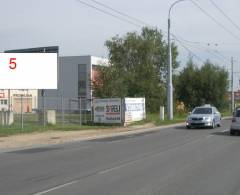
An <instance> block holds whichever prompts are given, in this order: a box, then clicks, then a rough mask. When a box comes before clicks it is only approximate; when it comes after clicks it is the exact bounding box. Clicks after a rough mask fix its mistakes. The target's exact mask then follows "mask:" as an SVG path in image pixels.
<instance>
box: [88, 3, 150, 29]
mask: <svg viewBox="0 0 240 195" xmlns="http://www.w3.org/2000/svg"><path fill="white" fill-rule="evenodd" d="M90 1H92V2H94V3H96V4H98V5H100V6H102V7H105V8H107V9H109V10H111V11H114V12H116V13H118V14H119V15H121V16H123V17H126V18H129V19H131V20H134V21H136V22H138V23H141V24H143V25H146V26H151V25H149V24H148V23H146V22H144V21H142V20H139V19H138V18H135V17H133V16H130V15H128V14H125V13H123V12H120V11H118V10H116V9H114V8H112V7H110V6H108V5H106V4H104V3H101V2H99V1H96V0H90Z"/></svg>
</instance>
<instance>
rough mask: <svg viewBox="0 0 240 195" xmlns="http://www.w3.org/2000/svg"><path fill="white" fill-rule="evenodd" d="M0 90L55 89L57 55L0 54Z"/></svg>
mask: <svg viewBox="0 0 240 195" xmlns="http://www.w3.org/2000/svg"><path fill="white" fill-rule="evenodd" d="M0 89H57V53H0Z"/></svg>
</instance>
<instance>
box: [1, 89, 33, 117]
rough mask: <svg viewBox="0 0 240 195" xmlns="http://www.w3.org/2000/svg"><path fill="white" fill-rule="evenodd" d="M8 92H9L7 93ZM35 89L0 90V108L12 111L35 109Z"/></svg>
mask: <svg viewBox="0 0 240 195" xmlns="http://www.w3.org/2000/svg"><path fill="white" fill-rule="evenodd" d="M9 92H10V94H9ZM37 93H38V91H37V90H30V89H29V90H27V89H25V90H20V89H19V90H10V91H9V90H6V89H5V90H3V89H2V90H0V110H2V109H3V110H8V109H10V110H12V111H13V112H14V113H21V109H22V111H23V112H24V113H28V112H32V111H33V110H35V109H37V106H38V102H37V98H38V94H37Z"/></svg>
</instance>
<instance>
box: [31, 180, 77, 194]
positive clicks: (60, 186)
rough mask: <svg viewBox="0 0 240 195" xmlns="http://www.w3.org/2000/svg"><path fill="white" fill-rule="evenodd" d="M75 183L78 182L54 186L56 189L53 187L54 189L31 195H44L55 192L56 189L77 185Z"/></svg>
mask: <svg viewBox="0 0 240 195" xmlns="http://www.w3.org/2000/svg"><path fill="white" fill-rule="evenodd" d="M77 182H79V180H75V181H71V182H68V183H65V184H62V185H58V186H56V187H54V188H50V189H48V190H45V191H42V192H37V193H35V194H33V195H42V194H46V193H48V192H51V191H54V190H57V189H60V188H64V187H66V186H69V185H72V184H75V183H77Z"/></svg>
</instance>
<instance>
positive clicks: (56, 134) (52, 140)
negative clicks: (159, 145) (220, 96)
mask: <svg viewBox="0 0 240 195" xmlns="http://www.w3.org/2000/svg"><path fill="white" fill-rule="evenodd" d="M184 124H185V123H177V124H174V125H166V126H158V127H156V126H155V125H153V124H151V123H147V124H144V125H135V126H128V127H117V128H113V129H98V130H96V129H94V130H80V131H56V130H54V131H47V132H42V133H30V134H19V135H13V136H9V137H0V151H9V150H14V149H19V148H29V147H36V146H45V145H53V144H60V143H67V142H74V141H83V140H92V139H96V138H103V137H112V136H117V135H127V134H135V133H142V132H146V131H156V130H159V129H163V128H167V127H169V128H170V127H176V126H182V125H184Z"/></svg>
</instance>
